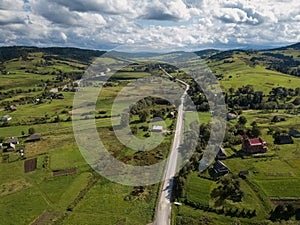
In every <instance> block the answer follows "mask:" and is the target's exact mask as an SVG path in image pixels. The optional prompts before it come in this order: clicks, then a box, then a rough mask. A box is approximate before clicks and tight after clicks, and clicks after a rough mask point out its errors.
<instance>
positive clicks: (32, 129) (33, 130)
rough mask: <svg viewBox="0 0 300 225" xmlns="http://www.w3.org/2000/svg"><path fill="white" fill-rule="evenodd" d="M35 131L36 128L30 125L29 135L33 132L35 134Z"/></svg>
mask: <svg viewBox="0 0 300 225" xmlns="http://www.w3.org/2000/svg"><path fill="white" fill-rule="evenodd" d="M34 133H35V129H34V128H33V127H30V128H29V129H28V134H29V135H32V134H34Z"/></svg>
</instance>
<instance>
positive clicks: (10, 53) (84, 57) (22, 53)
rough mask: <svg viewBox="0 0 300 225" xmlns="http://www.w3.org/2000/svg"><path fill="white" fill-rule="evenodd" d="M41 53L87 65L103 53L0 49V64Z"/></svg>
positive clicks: (74, 49) (54, 48) (43, 49)
mask: <svg viewBox="0 0 300 225" xmlns="http://www.w3.org/2000/svg"><path fill="white" fill-rule="evenodd" d="M37 52H41V53H44V54H49V55H55V56H57V57H59V58H63V59H72V60H77V61H80V62H83V63H89V62H91V61H92V59H93V58H95V57H100V56H101V55H103V54H104V53H105V52H104V51H97V50H86V49H78V48H63V47H53V48H38V47H21V46H12V47H0V62H5V61H8V60H11V59H15V58H19V57H22V58H26V57H27V55H28V53H37Z"/></svg>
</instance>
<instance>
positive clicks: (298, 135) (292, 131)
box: [289, 129, 300, 138]
mask: <svg viewBox="0 0 300 225" xmlns="http://www.w3.org/2000/svg"><path fill="white" fill-rule="evenodd" d="M289 135H290V136H292V137H294V138H300V132H299V131H298V130H295V129H290V132H289Z"/></svg>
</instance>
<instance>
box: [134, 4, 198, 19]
mask: <svg viewBox="0 0 300 225" xmlns="http://www.w3.org/2000/svg"><path fill="white" fill-rule="evenodd" d="M196 13H197V10H196V9H195V8H191V9H190V8H188V7H187V5H186V4H185V3H184V2H183V1H181V0H171V1H160V0H154V1H153V2H151V4H148V5H147V7H146V9H145V10H144V12H143V15H141V16H140V18H142V19H150V20H171V21H180V20H189V19H190V18H191V14H196Z"/></svg>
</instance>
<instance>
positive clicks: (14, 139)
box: [7, 137, 19, 145]
mask: <svg viewBox="0 0 300 225" xmlns="http://www.w3.org/2000/svg"><path fill="white" fill-rule="evenodd" d="M7 143H8V144H14V145H18V144H19V139H18V138H17V137H11V138H10V139H8V140H7Z"/></svg>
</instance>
